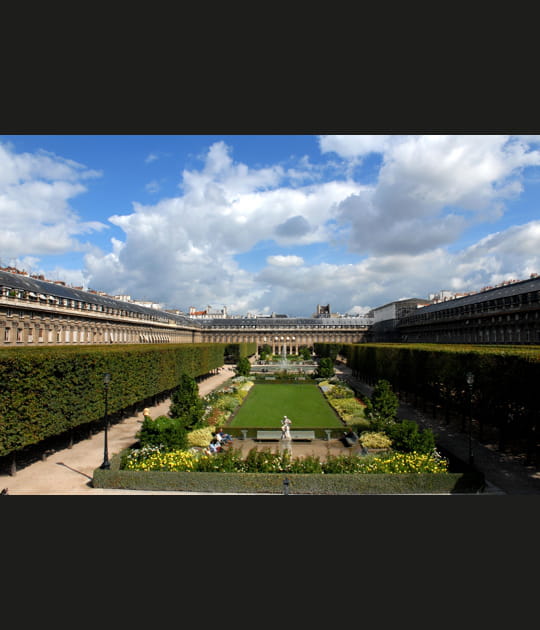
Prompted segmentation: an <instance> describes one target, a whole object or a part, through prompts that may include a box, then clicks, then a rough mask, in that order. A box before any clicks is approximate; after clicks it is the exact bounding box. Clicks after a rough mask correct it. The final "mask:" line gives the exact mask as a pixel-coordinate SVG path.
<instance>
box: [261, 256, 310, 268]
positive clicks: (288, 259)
mask: <svg viewBox="0 0 540 630" xmlns="http://www.w3.org/2000/svg"><path fill="white" fill-rule="evenodd" d="M266 262H267V263H268V264H269V265H273V266H274V267H298V266H299V265H302V264H304V259H303V258H302V257H300V256H268V257H267V259H266Z"/></svg>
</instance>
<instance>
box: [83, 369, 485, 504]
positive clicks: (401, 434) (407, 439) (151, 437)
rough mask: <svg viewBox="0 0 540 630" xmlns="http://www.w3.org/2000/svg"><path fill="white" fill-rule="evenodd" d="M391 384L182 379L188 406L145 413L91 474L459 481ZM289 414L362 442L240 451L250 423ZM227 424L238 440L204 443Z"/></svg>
mask: <svg viewBox="0 0 540 630" xmlns="http://www.w3.org/2000/svg"><path fill="white" fill-rule="evenodd" d="M185 380H186V383H187V382H188V379H185ZM186 383H184V385H185V384H186ZM385 387H386V386H385V385H384V384H382V386H381V388H382V389H381V388H379V390H381V391H378V390H377V388H376V389H375V391H374V393H373V396H372V400H367V401H363V400H360V399H359V398H357V397H356V396H355V395H354V392H352V390H350V389H349V387H348V386H347V385H346V384H345V383H343V382H341V381H339V379H337V378H335V377H333V378H329V379H322V378H318V379H313V380H312V381H311V382H291V383H271V384H270V383H256V382H255V378H253V377H251V378H250V377H249V376H237V377H236V378H233V379H231V380H230V381H229V382H228V383H227V384H226V385H225V386H224V387H222V388H221V389H220V390H218V391H214V392H212V393H211V394H209V395H208V396H206V397H204V398H202V399H198V400H197V396H196V395H195V394H194V391H195V390H194V389H193V388H191V390H190V393H189V392H188V390H189V388H188V389H185V388H184V391H183V403H182V404H183V410H182V409H181V408H180V407H182V405H180V406H179V404H178V401H179V395H177V396H176V402H175V399H174V397H173V404H172V405H171V412H170V413H169V416H163V417H160V418H156V419H151V418H147V419H145V421H144V423H143V426H142V428H141V432H140V434H139V438H140V439H139V443H138V444H137V445H136V448H132V449H128V450H126V451H124V452H122V453H120V454H119V455H117V456H115V457H114V458H113V465H112V466H111V470H110V471H102V470H96V471H95V475H94V484H95V485H96V484H97V486H99V485H100V484H101V483H103V484H113V485H112V486H110V485H109V486H106V485H105V486H102V487H123V488H133V487H137V488H139V489H156V488H158V487H162V488H164V489H178V490H182V489H184V490H188V489H194V488H198V489H199V490H201V491H208V492H219V491H228V492H264V493H266V492H271V493H272V492H279V491H280V490H281V481H279V480H276V478H279V477H280V475H279V474H278V473H280V474H281V475H284V474H286V475H287V476H288V477H289V478H290V480H291V482H293V480H294V484H295V487H298V489H301V491H302V493H305V494H327V493H328V494H336V493H337V494H369V493H377V492H381V491H382V490H381V489H382V488H385V490H384V491H385V492H388V493H393V492H397V493H407V492H451V491H456V490H455V488H456V487H459V486H460V484H462V485H463V475H462V474H457V473H451V472H450V471H449V465H448V462H447V460H446V459H445V458H443V457H441V456H440V455H439V454H438V453H437V451H436V449H435V443H434V439H433V435H432V434H431V435H430V432H429V431H422V430H420V429H419V427H418V425H416V423H414V422H409V421H404V422H396V421H395V418H393V417H392V401H393V399H392V392H389V391H388V388H387V387H386V389H385ZM190 397H191V400H188V399H189V398H190ZM396 400H397V398H396ZM389 401H390V402H389ZM395 409H397V406H396V407H395ZM395 409H394V412H395ZM172 412H174V413H172ZM179 414H180V417H176V418H175V417H171V416H175V415H179ZM181 414H184V415H183V416H182V415H181ZM284 415H287V416H289V417H290V419H291V421H292V422H293V427H294V428H295V429H303V428H306V427H308V428H317V429H319V430H323V429H324V430H329V431H333V432H335V433H334V435H337V436H342V435H343V434H344V433H346V432H349V431H353V432H354V434H355V435H356V436H357V439H358V443H359V444H360V445H361V446H362V450H361V452H354V453H353V452H349V453H345V454H342V455H330V454H327V455H326V456H323V457H321V456H314V455H304V456H303V457H292V456H291V454H290V452H288V451H286V450H285V451H282V452H271V451H269V450H265V449H263V450H260V449H257V448H255V447H254V448H252V449H251V450H250V451H249V452H248V453H247V454H245V453H244V454H242V453H241V451H240V449H238V448H236V447H235V443H237V440H240V439H242V438H241V437H239V435H240V433H239V432H240V431H242V430H243V431H244V436H245V431H246V427H247V429H253V430H255V429H257V428H261V429H263V428H264V429H266V428H276V429H278V428H279V427H280V423H281V419H282V418H283V416H284ZM221 427H225V429H226V431H227V432H228V433H229V434H232V435H234V438H233V441H232V443H231V444H230V445H229V446H226V447H224V448H223V449H222V450H221V452H218V453H215V454H211V453H209V452H208V450H207V448H206V447H207V446H208V443H209V442H210V441H211V440H212V439H213V437H214V434H215V433H216V431H217V430H218V429H219V428H221ZM327 435H328V434H327ZM216 473H221V474H220V475H216ZM370 480H371V481H370ZM476 482H477V480H476ZM476 482H475V483H476ZM469 485H470V484H469V482H467V483H466V484H465V487H469ZM473 485H474V484H473ZM220 489H221V490H220Z"/></svg>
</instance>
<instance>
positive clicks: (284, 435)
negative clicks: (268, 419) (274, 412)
mask: <svg viewBox="0 0 540 630" xmlns="http://www.w3.org/2000/svg"><path fill="white" fill-rule="evenodd" d="M290 426H291V421H290V420H289V418H287V416H283V420H282V421H281V439H282V440H290V439H291V431H290Z"/></svg>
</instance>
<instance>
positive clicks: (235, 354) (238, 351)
mask: <svg viewBox="0 0 540 630" xmlns="http://www.w3.org/2000/svg"><path fill="white" fill-rule="evenodd" d="M256 352H257V344H256V343H255V342H251V341H250V342H242V343H230V344H227V345H226V346H225V357H226V358H227V359H228V361H230V362H231V363H238V361H239V360H240V359H243V358H244V357H250V356H252V355H254V354H255V353H256Z"/></svg>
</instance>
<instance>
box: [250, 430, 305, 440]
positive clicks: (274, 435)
mask: <svg viewBox="0 0 540 630" xmlns="http://www.w3.org/2000/svg"><path fill="white" fill-rule="evenodd" d="M290 433H291V439H292V440H296V441H300V440H303V441H308V442H311V440H314V439H315V431H293V430H291V432H290ZM256 439H257V440H261V441H262V440H280V439H281V431H257V438H256Z"/></svg>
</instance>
